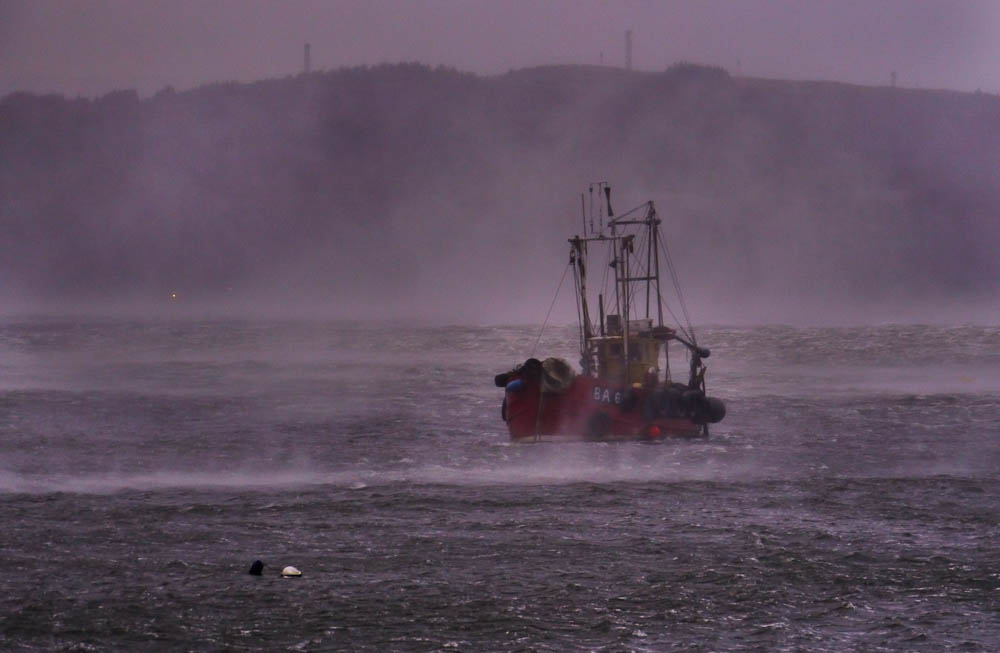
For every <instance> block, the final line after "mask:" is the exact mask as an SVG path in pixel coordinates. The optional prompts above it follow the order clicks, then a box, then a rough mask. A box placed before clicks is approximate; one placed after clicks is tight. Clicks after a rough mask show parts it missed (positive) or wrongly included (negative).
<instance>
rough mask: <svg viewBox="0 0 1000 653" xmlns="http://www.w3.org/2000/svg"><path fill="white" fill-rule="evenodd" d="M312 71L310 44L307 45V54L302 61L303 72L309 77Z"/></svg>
mask: <svg viewBox="0 0 1000 653" xmlns="http://www.w3.org/2000/svg"><path fill="white" fill-rule="evenodd" d="M311 69H312V62H311V61H310V60H309V44H308V43H306V47H305V53H304V55H303V61H302V71H303V72H304V73H305V74H307V75H308V74H309V72H310V70H311Z"/></svg>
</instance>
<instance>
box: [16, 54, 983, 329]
mask: <svg viewBox="0 0 1000 653" xmlns="http://www.w3.org/2000/svg"><path fill="white" fill-rule="evenodd" d="M998 170H1000V98H998V97H996V96H992V95H988V94H963V93H957V92H945V91H927V90H913V89H899V88H872V87H858V86H851V85H845V84H836V83H818V82H786V81H776V80H759V79H738V78H732V77H730V76H729V75H728V74H726V73H725V71H722V70H719V69H712V68H703V67H697V66H689V65H679V66H675V67H673V68H671V69H670V70H667V71H664V72H660V73H648V72H630V71H624V70H618V69H610V68H600V67H585V66H576V67H573V66H565V67H545V68H535V69H526V70H519V71H512V72H511V73H508V74H506V75H500V76H495V77H477V76H473V75H470V74H464V73H459V72H456V71H454V70H449V69H431V68H428V67H425V66H421V65H417V64H401V65H387V66H379V67H374V68H355V69H343V70H336V71H331V72H321V73H313V74H309V75H300V76H296V77H289V78H285V79H274V80H266V81H261V82H257V83H253V84H235V83H231V84H215V85H211V86H206V87H202V88H198V89H194V90H191V91H186V92H181V93H177V92H173V91H172V90H170V89H166V90H164V91H161V92H160V93H157V94H156V95H155V96H154V97H151V98H148V99H140V98H139V97H138V96H137V95H136V94H135V93H134V92H130V91H121V92H116V93H111V94H109V95H106V96H104V97H102V98H98V99H95V100H86V99H67V98H63V97H59V96H33V95H28V94H13V95H9V96H7V97H5V98H3V99H2V100H0V298H3V299H4V300H5V301H6V302H7V303H8V304H10V305H15V304H18V303H21V304H27V305H46V304H50V305H60V306H73V307H78V306H85V305H87V304H88V303H92V304H93V305H98V306H101V305H108V306H111V305H116V306H122V305H132V306H136V307H147V306H156V305H158V304H160V303H163V302H166V301H167V298H168V297H169V296H170V294H171V293H177V295H178V296H179V298H180V299H183V300H184V301H188V302H192V305H198V306H226V307H230V308H234V309H239V308H241V307H246V308H249V309H258V308H260V307H268V306H273V307H274V308H275V309H276V310H290V309H291V308H300V309H303V310H312V309H316V310H319V311H322V312H331V313H334V314H341V315H365V314H380V315H396V316H404V315H409V314H419V315H440V316H444V317H446V318H455V319H482V320H490V321H504V320H506V319H510V320H516V319H536V320H537V319H540V318H541V317H542V316H543V315H544V310H545V307H546V306H547V304H548V301H549V299H550V298H551V294H550V293H551V292H552V290H553V289H554V287H555V283H556V282H557V281H558V278H559V275H560V274H561V271H562V267H563V266H565V258H566V251H565V250H566V247H565V238H566V237H568V236H569V235H571V233H572V232H573V231H574V230H576V229H577V225H578V224H579V210H580V198H579V193H580V192H581V191H583V190H585V188H586V184H587V182H589V181H591V180H597V179H607V180H610V181H611V182H612V184H613V186H614V189H615V191H614V192H615V200H616V201H615V203H616V205H618V206H620V207H622V208H625V207H626V206H627V205H630V204H638V203H639V202H641V201H643V200H645V199H654V200H655V201H656V202H657V206H658V207H659V209H660V212H661V214H662V216H663V217H664V220H665V231H666V233H667V235H668V237H669V239H670V240H669V242H670V244H671V247H672V250H673V253H674V257H675V259H676V262H677V264H678V268H679V269H680V271H681V277H682V281H683V282H684V284H685V288H686V291H687V294H688V295H689V296H690V297H691V298H693V301H691V303H692V308H693V310H694V312H695V316H696V318H697V316H698V315H699V314H700V315H706V316H712V317H718V318H719V319H726V320H733V321H739V320H740V319H741V317H742V316H748V317H749V318H751V319H755V320H759V319H768V316H769V315H770V314H772V313H773V314H774V315H775V316H778V318H781V319H788V316H791V317H795V315H796V314H797V313H798V312H801V313H803V314H804V315H807V314H815V312H816V311H825V312H826V314H829V315H833V316H835V315H837V314H838V312H841V311H847V312H851V311H854V312H858V311H867V310H870V309H871V307H873V306H883V307H885V306H890V307H891V306H899V307H912V306H914V305H928V306H932V305H934V304H936V303H939V302H943V301H949V302H951V301H956V302H959V303H961V302H964V301H968V302H972V303H975V302H989V301H991V300H992V301H993V302H994V303H996V299H997V297H998V296H1000V257H997V255H996V252H997V251H1000V183H998V181H997V179H998V173H997V171H998ZM699 311H700V313H699Z"/></svg>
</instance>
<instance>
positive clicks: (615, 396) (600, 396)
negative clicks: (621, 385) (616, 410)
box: [594, 385, 622, 405]
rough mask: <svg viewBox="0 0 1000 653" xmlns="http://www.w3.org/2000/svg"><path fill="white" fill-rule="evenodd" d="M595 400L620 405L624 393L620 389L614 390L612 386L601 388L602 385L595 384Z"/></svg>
mask: <svg viewBox="0 0 1000 653" xmlns="http://www.w3.org/2000/svg"><path fill="white" fill-rule="evenodd" d="M594 401H599V402H601V403H602V404H615V405H618V404H620V403H621V402H622V393H621V391H620V390H612V389H610V388H601V387H600V386H596V385H595V386H594Z"/></svg>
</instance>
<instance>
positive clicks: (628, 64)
mask: <svg viewBox="0 0 1000 653" xmlns="http://www.w3.org/2000/svg"><path fill="white" fill-rule="evenodd" d="M625 70H632V30H630V29H627V30H625Z"/></svg>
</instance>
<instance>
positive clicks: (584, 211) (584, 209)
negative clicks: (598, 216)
mask: <svg viewBox="0 0 1000 653" xmlns="http://www.w3.org/2000/svg"><path fill="white" fill-rule="evenodd" d="M580 218H581V219H582V220H583V235H584V236H586V235H587V202H585V201H584V199H583V193H580Z"/></svg>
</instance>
